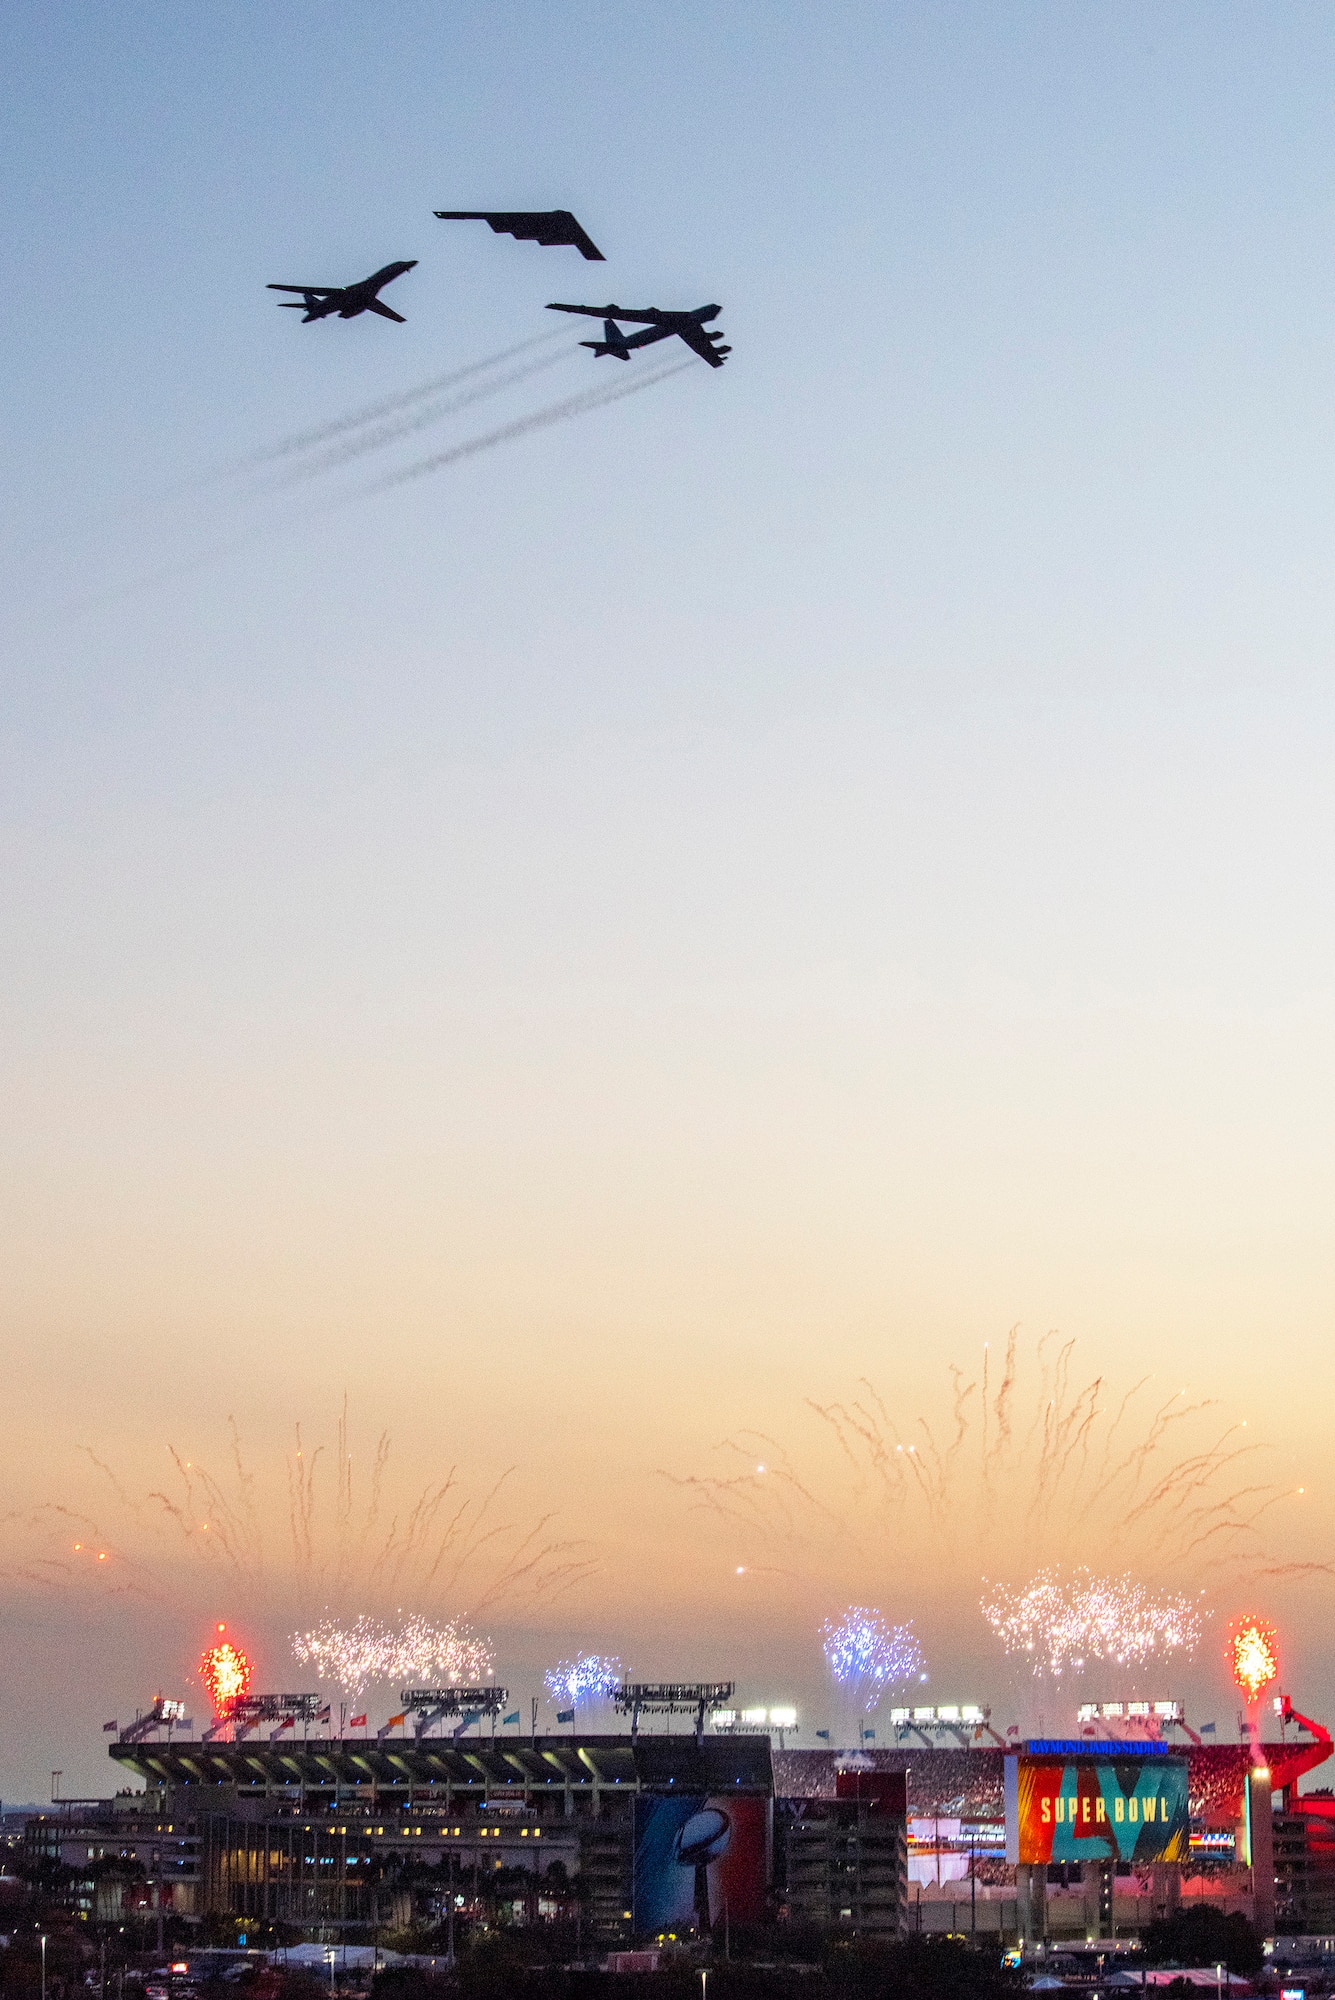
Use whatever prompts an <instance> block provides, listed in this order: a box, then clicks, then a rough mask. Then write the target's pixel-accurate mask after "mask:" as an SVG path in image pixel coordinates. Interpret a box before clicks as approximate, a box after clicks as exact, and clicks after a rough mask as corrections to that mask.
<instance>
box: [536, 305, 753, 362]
mask: <svg viewBox="0 0 1335 2000" xmlns="http://www.w3.org/2000/svg"><path fill="white" fill-rule="evenodd" d="M547 310H548V312H554V313H583V314H584V316H585V318H586V319H600V320H602V322H603V337H602V339H601V340H581V342H580V346H581V347H591V348H592V349H593V351H594V353H595V354H615V356H616V358H617V360H618V361H629V360H630V353H631V349H632V348H633V347H652V346H653V343H654V342H655V341H656V340H671V338H672V336H673V334H674V333H675V334H676V335H677V337H678V339H679V340H684V341H685V342H686V345H687V346H688V347H689V348H690V350H691V352H692V354H698V355H699V357H700V359H701V360H702V361H707V362H708V363H709V365H710V367H711V368H721V367H722V366H723V357H724V355H725V354H731V353H732V349H731V348H730V347H725V346H724V345H723V335H722V334H721V333H707V332H706V331H705V321H706V320H710V319H717V318H718V316H719V314H720V313H721V312H722V311H723V308H722V306H697V307H696V308H695V311H694V312H661V311H660V310H659V308H658V307H657V306H645V307H644V309H643V310H642V311H641V312H631V310H630V309H629V307H627V306H559V305H549V306H548V308H547ZM619 319H627V320H630V321H631V323H632V324H633V325H638V326H642V327H643V328H644V332H643V333H623V332H622V331H621V328H620V327H619V326H618V325H617V321H618V320H619Z"/></svg>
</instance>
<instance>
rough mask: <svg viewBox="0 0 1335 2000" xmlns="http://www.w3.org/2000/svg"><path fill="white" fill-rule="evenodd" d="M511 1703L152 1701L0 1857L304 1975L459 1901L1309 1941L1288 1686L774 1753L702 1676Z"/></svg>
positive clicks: (497, 1697)
mask: <svg viewBox="0 0 1335 2000" xmlns="http://www.w3.org/2000/svg"><path fill="white" fill-rule="evenodd" d="M510 1701H511V1697H510V1695H509V1694H508V1692H507V1690H506V1689H505V1688H503V1687H499V1686H492V1685H488V1686H485V1687H454V1688H419V1689H413V1688H408V1689H404V1690H403V1692H402V1699H401V1704H400V1708H399V1712H398V1713H397V1714H396V1715H394V1716H392V1717H391V1718H390V1719H389V1720H388V1721H386V1722H385V1723H384V1724H383V1725H382V1726H380V1727H378V1728H376V1727H374V1726H372V1727H371V1728H369V1729H368V1728H364V1729H361V1730H353V1731H351V1732H347V1731H345V1732H344V1733H343V1734H342V1735H340V1734H337V1733H335V1731H334V1729H333V1728H332V1727H331V1724H330V1720H329V1718H330V1708H329V1704H328V1701H327V1699H326V1697H324V1696H322V1695H316V1694H282V1695H260V1696H249V1697H247V1698H246V1699H244V1700H241V1701H238V1702H237V1703H235V1704H234V1706H233V1708H232V1710H231V1712H230V1713H229V1714H228V1715H227V1716H226V1717H224V1718H223V1719H221V1720H219V1721H218V1722H215V1724H214V1726H213V1727H212V1728H211V1729H209V1730H206V1731H204V1732H203V1733H202V1734H201V1735H199V1736H196V1734H195V1731H194V1727H193V1724H192V1723H190V1722H189V1721H188V1719H187V1718H186V1717H185V1715H184V1710H183V1708H182V1706H181V1704H179V1703H176V1702H173V1701H170V1700H166V1699H161V1698H160V1699H158V1700H157V1701H155V1702H154V1703H153V1704H152V1705H151V1706H150V1707H149V1708H148V1709H147V1711H146V1712H144V1713H143V1714H142V1715H140V1716H139V1717H138V1718H137V1719H136V1720H135V1721H134V1722H133V1723H132V1724H129V1725H127V1726H124V1727H121V1726H119V1725H112V1728H113V1729H114V1740H112V1741H111V1743H110V1746H109V1748H110V1758H111V1762H112V1764H113V1766H114V1767H115V1770H114V1776H115V1777H116V1778H117V1779H119V1780H120V1781H121V1783H120V1785H119V1786H116V1785H112V1786H109V1787H108V1791H109V1793H110V1796H108V1797H106V1798H101V1799H77V1800H64V1799H62V1800H57V1801H53V1803H52V1805H51V1806H50V1808H49V1809H43V1810H42V1811H40V1812H36V1813H28V1814H27V1815H23V1816H13V1815H11V1816H9V1817H8V1818H7V1821H6V1832H7V1835H8V1839H9V1853H10V1862H11V1865H12V1864H13V1863H14V1862H15V1861H16V1860H19V1859H21V1860H22V1862H23V1863H24V1865H25V1866H26V1868H27V1870H28V1874H29V1879H35V1878H36V1877H37V1876H40V1875H41V1872H42V1870H43V1868H45V1870H46V1871H47V1879H48V1881H50V1882H58V1883H59V1885H60V1886H59V1889H58V1892H56V1893H58V1894H59V1896H60V1897H61V1898H62V1899H63V1902H64V1906H65V1909H66V1911H67V1921H69V1922H70V1923H72V1924H73V1925H74V1926H75V1927H76V1928H77V1926H79V1925H80V1924H83V1925H87V1926H89V1927H90V1928H92V1929H95V1928H96V1927H98V1926H99V1925H100V1926H105V1925H108V1924H111V1925H116V1926H121V1927H122V1928H123V1927H125V1926H127V1925H128V1926H130V1927H131V1928H133V1927H134V1926H136V1925H137V1926H138V1927H139V1929H140V1932H141V1933H142V1935H143V1938H144V1943H145V1947H146V1948H156V1950H157V1951H159V1952H164V1953H166V1955H167V1956H168V1957H169V1958H170V1959H171V1962H172V1963H173V1964H175V1965H176V1966H177V1968H178V1975H179V1974H183V1973H184V1971H185V1969H186V1968H187V1967H188V1966H189V1965H190V1964H191V1963H192V1954H194V1956H195V1957H197V1956H198V1954H199V1953H200V1952H201V1951H204V1950H205V1949H206V1947H207V1949H208V1950H210V1951H212V1953H213V1954H214V1955H215V1956H216V1955H217V1953H218V1952H219V1951H230V1952H235V1953H242V1954H244V1953H247V1952H254V1951H256V1950H257V1949H264V1950H272V1949H274V1948H275V1947H276V1946H281V1947H284V1948H285V1949H286V1950H287V1951H288V1952H289V1953H292V1952H297V1953H301V1952H303V1951H304V1952H305V1953H306V1954H307V1956H308V1958H309V1959H310V1961H311V1962H313V1963H317V1964H318V1966H319V1967H320V1968H321V1971H322V1976H323V1969H324V1968H325V1967H326V1966H327V1967H329V1969H330V1976H331V1977H332V1976H333V1975H334V1973H335V1972H337V1971H339V1970H340V1969H341V1968H346V1967H347V1966H351V1965H356V1964H358V1963H361V1964H365V1963H366V1961H367V1956H368V1954H371V1955H374V1959H375V1962H376V1963H377V1964H379V1963H380V1962H381V1960H382V1958H383V1959H385V1960H386V1962H388V1960H389V1958H390V1957H391V1956H392V1954H391V1953H390V1952H389V1950H388V1943H387V1941H388V1942H390V1943H392V1941H393V1940H394V1939H396V1938H398V1939H402V1938H411V1937H414V1936H416V1937H422V1936H426V1935H429V1936H431V1937H432V1938H433V1939H434V1940H435V1941H436V1943H435V1947H434V1949H435V1950H437V1951H439V1952H441V1953H444V1954H447V1955H450V1956H452V1954H453V1950H454V1945H455V1937H456V1926H458V1927H459V1928H460V1930H461V1931H462V1930H466V1929H467V1928H468V1927H470V1926H475V1925H478V1924H484V1925H486V1926H487V1927H489V1928H490V1929H492V1930H494V1931H506V1930H513V1931H523V1932H527V1934H528V1935H530V1936H533V1935H534V1933H535V1931H541V1930H542V1929H543V1927H547V1926H555V1925H566V1926H573V1927H574V1928H575V1931H576V1934H577V1936H578V1938H579V1947H580V1949H581V1950H582V1951H583V1952H585V1953H586V1954H587V1953H590V1952H593V1953H598V1954H601V1955H602V1956H601V1959H600V1962H601V1963H602V1964H604V1965H613V1966H624V1967H625V1968H626V1969H631V1968H633V1967H634V1966H643V1967H644V1968H646V1969H648V1967H649V1966H650V1965H651V1964H652V1963H654V1962H656V1957H657V1954H659V1953H661V1952H662V1951H663V1950H665V1949H667V1948H669V1947H670V1946H684V1945H686V1944H688V1943H689V1942H690V1940H692V1939H693V1938H694V1939H701V1938H705V1937H710V1938H712V1939H714V1940H715V1941H717V1939H718V1938H719V1937H720V1936H723V1937H725V1938H727V1939H731V1938H732V1937H733V1936H737V1937H739V1938H740V1937H741V1936H743V1934H745V1933H746V1932H747V1930H748V1928H750V1929H753V1930H754V1929H755V1927H757V1926H769V1927H770V1929H771V1930H773V1929H775V1927H780V1928H781V1927H783V1926H785V1925H788V1926H795V1927H803V1926H805V1927H812V1926H816V1927H823V1928H824V1929H825V1930H826V1931H827V1932H832V1933H836V1934H841V1935H846V1936H848V1937H860V1938H868V1939H887V1938H895V1937H905V1936H907V1937H914V1936H923V1937H930V1936H932V1935H939V1934H943V1933H948V1934H950V1935H952V1936H954V1937H956V1938H963V1939H966V1940H969V1939H971V1940H974V1941H977V1942H979V1943H983V1942H988V1941H990V1946H991V1947H996V1948H998V1949H1000V1950H1005V1949H1011V1950H1015V1949H1017V1948H1018V1952H1019V1954H1020V1955H1021V1956H1022V1957H1024V1958H1025V1959H1026V1960H1027V1959H1029V1958H1031V1957H1032V1956H1033V1954H1034V1953H1045V1952H1046V1953H1065V1954H1066V1955H1067V1958H1068V1959H1069V1960H1071V1961H1072V1962H1074V1961H1075V1960H1078V1959H1079V1958H1080V1955H1081V1954H1086V1955H1087V1954H1090V1953H1096V1954H1097V1955H1098V1962H1099V1963H1100V1965H1103V1964H1105V1963H1113V1962H1117V1961H1118V1954H1119V1953H1121V1952H1123V1951H1129V1950H1133V1949H1134V1948H1135V1941H1136V1940H1137V1939H1138V1938H1139V1937H1140V1936H1141V1934H1142V1933H1143V1932H1144V1931H1145V1928H1146V1926H1148V1925H1151V1924H1153V1923H1154V1922H1155V1921H1156V1920H1159V1921H1163V1920H1166V1919H1171V1918H1172V1917H1173V1916H1174V1914H1175V1913H1180V1912H1182V1911H1184V1910H1190V1909H1197V1908H1199V1909H1209V1910H1213V1911H1216V1912H1218V1913H1219V1915H1220V1916H1221V1917H1233V1916H1240V1917H1242V1918H1245V1919H1246V1920H1247V1923H1248V1924H1249V1925H1250V1926H1251V1927H1253V1929H1254V1931H1255V1933H1256V1934H1258V1935H1259V1937H1260V1938H1262V1939H1264V1940H1275V1939H1279V1940H1280V1941H1281V1943H1282V1947H1283V1949H1284V1950H1285V1951H1287V1952H1288V1954H1289V1956H1290V1957H1293V1956H1294V1955H1295V1954H1296V1955H1297V1957H1299V1958H1301V1957H1302V1955H1303V1953H1304V1952H1306V1953H1307V1954H1308V1956H1310V1957H1312V1958H1313V1960H1314V1962H1316V1961H1320V1962H1323V1963H1324V1954H1325V1953H1326V1952H1327V1951H1330V1952H1332V1953H1335V1795H1332V1792H1331V1791H1330V1790H1329V1789H1322V1788H1320V1786H1319V1785H1317V1786H1312V1785H1311V1784H1310V1782H1309V1784H1308V1788H1307V1789H1306V1790H1304V1789H1302V1785H1303V1782H1304V1780H1310V1779H1311V1776H1312V1774H1313V1773H1316V1772H1319V1770H1320V1767H1321V1766H1322V1765H1323V1764H1325V1763H1326V1761H1327V1760H1328V1759H1329V1758H1330V1755H1331V1737H1330V1733H1329V1731H1328V1730H1327V1729H1326V1728H1325V1727H1324V1726H1323V1725H1322V1724H1321V1723H1320V1722H1317V1721H1315V1720H1313V1719H1312V1718H1310V1717H1308V1716H1306V1715H1303V1714H1301V1713H1299V1711H1298V1710H1297V1709H1296V1708H1295V1707H1294V1705H1293V1703H1292V1702H1291V1701H1290V1700H1289V1698H1288V1697H1287V1696H1280V1697H1277V1698H1275V1697H1271V1698H1270V1699H1268V1700H1267V1701H1266V1702H1265V1703H1264V1704H1263V1705H1262V1706H1261V1707H1260V1708H1259V1710H1258V1711H1257V1713H1258V1716H1259V1723H1258V1724H1252V1725H1248V1724H1245V1723H1244V1724H1240V1725H1239V1735H1240V1737H1241V1739H1242V1740H1240V1741H1238V1742H1235V1743H1221V1742H1207V1741H1204V1740H1202V1736H1201V1734H1200V1733H1199V1732H1198V1731H1196V1730H1193V1729H1192V1727H1191V1726H1190V1724H1189V1722H1188V1720H1187V1718H1186V1716H1185V1715H1184V1713H1183V1711H1182V1709H1181V1707H1180V1706H1179V1705H1178V1704H1177V1703H1176V1702H1171V1701H1161V1702H1124V1703H1108V1704H1104V1705H1102V1706H1100V1707H1086V1708H1084V1709H1081V1710H1080V1711H1078V1713H1073V1715H1072V1718H1071V1733H1070V1734H1069V1735H1068V1736H1054V1737H1045V1738H1040V1739H1023V1738H1021V1737H1020V1736H1019V1735H1018V1734H1017V1733H1016V1732H1014V1731H1011V1732H1009V1733H1008V1734H1003V1733H1001V1732H1000V1731H999V1730H997V1729H994V1727H993V1724H992V1717H991V1712H990V1711H989V1710H987V1709H985V1708H982V1707H970V1706H968V1705H961V1706H959V1707H952V1706H950V1705H945V1706H934V1707H930V1708H912V1709H908V1708H905V1709H896V1710H891V1711H889V1721H888V1723H886V1722H885V1721H884V1720H882V1724H881V1735H882V1737H883V1738H886V1737H890V1738H893V1741H885V1740H883V1741H881V1742H880V1743H878V1744H876V1745H875V1746H874V1747H869V1746H868V1745H867V1744H866V1743H863V1744H861V1745H859V1747H857V1748H856V1749H847V1750H839V1749H837V1748H833V1747H828V1748H827V1747H821V1748H817V1749H808V1748H801V1747H795V1746H794V1745H793V1744H792V1743H790V1742H788V1741H787V1739H788V1738H789V1737H791V1736H792V1735H794V1734H795V1733H796V1717H795V1715H794V1714H793V1712H792V1711H791V1710H784V1711H780V1710H774V1711H770V1712H766V1711H763V1710H762V1711H747V1710H742V1711H740V1712H739V1711H738V1709H737V1708H736V1707H734V1705H733V1703H734V1689H733V1686H732V1684H731V1683H729V1682H713V1683H691V1684H676V1683H674V1684H666V1683H644V1682H640V1683H629V1684H626V1685H623V1686H619V1687H618V1688H617V1689H616V1690H615V1695H614V1703H615V1715H616V1719H617V1721H618V1723H619V1727H618V1728H616V1729H614V1730H611V1731H608V1732H606V1733H602V1734H581V1733H577V1732H576V1731H575V1730H574V1729H573V1728H572V1730H571V1731H570V1732H569V1733H558V1734H554V1735H551V1734H548V1735H540V1734H537V1733H536V1731H534V1732H532V1733H521V1732H520V1731H518V1730H517V1729H516V1728H515V1726H514V1724H515V1715H514V1714H509V1715H507V1710H508V1709H509V1706H510ZM883 1715H884V1712H883ZM359 1720H360V1718H359ZM868 1733H869V1732H868ZM16 1850H17V1852H16ZM1272 1949H1273V1947H1272ZM1144 1978H1145V1975H1144V1973H1143V1972H1142V1974H1141V1975H1140V1977H1139V1980H1138V1983H1141V1984H1143V1983H1144ZM1309 1983H1310V1982H1309ZM1235 1990H1237V1989H1236V1982H1235ZM1242 1990H1250V1989H1246V1988H1244V1989H1242Z"/></svg>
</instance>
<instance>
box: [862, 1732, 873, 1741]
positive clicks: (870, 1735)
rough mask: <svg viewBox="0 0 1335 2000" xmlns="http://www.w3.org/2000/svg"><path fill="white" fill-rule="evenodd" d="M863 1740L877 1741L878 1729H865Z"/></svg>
mask: <svg viewBox="0 0 1335 2000" xmlns="http://www.w3.org/2000/svg"><path fill="white" fill-rule="evenodd" d="M862 1740H863V1742H864V1743H874V1742H875V1741H876V1731H875V1730H874V1729H864V1730H863V1732H862Z"/></svg>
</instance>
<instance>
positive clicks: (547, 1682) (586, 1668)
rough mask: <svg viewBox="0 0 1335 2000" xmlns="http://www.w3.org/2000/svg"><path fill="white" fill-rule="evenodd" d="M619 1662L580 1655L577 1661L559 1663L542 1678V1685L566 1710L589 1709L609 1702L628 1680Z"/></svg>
mask: <svg viewBox="0 0 1335 2000" xmlns="http://www.w3.org/2000/svg"><path fill="white" fill-rule="evenodd" d="M625 1671H626V1670H625V1668H624V1667H623V1666H622V1664H621V1662H620V1660H617V1659H611V1658H605V1657H604V1656H603V1655H602V1654H601V1653H581V1654H580V1655H579V1656H578V1658H577V1659H573V1660H558V1661H557V1663H556V1665H555V1666H554V1667H549V1668H548V1669H547V1671H546V1673H545V1674H544V1675H543V1677H542V1680H543V1686H544V1687H545V1688H546V1690H547V1692H548V1694H549V1695H551V1696H552V1698H553V1700H554V1701H559V1702H561V1703H562V1704H563V1705H564V1706H565V1707H566V1708H574V1709H580V1708H587V1707H588V1706H589V1704H590V1703H591V1702H596V1701H606V1700H607V1699H608V1698H609V1696H610V1695H611V1694H612V1693H613V1691H614V1690H615V1689H616V1688H618V1687H620V1685H621V1682H622V1681H623V1679H624V1678H625Z"/></svg>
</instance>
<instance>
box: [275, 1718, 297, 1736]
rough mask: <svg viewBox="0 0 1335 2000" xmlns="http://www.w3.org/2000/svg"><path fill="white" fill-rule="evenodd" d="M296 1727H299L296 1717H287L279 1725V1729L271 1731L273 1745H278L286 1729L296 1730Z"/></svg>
mask: <svg viewBox="0 0 1335 2000" xmlns="http://www.w3.org/2000/svg"><path fill="white" fill-rule="evenodd" d="M296 1726H297V1718H296V1716H295V1715H285V1716H284V1717H283V1719H282V1721H281V1722H280V1723H279V1725H278V1727H277V1729H271V1730H270V1731H269V1741H270V1742H271V1743H276V1742H277V1741H278V1739H279V1737H280V1736H281V1735H282V1733H283V1731H284V1730H285V1729H295V1728H296Z"/></svg>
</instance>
